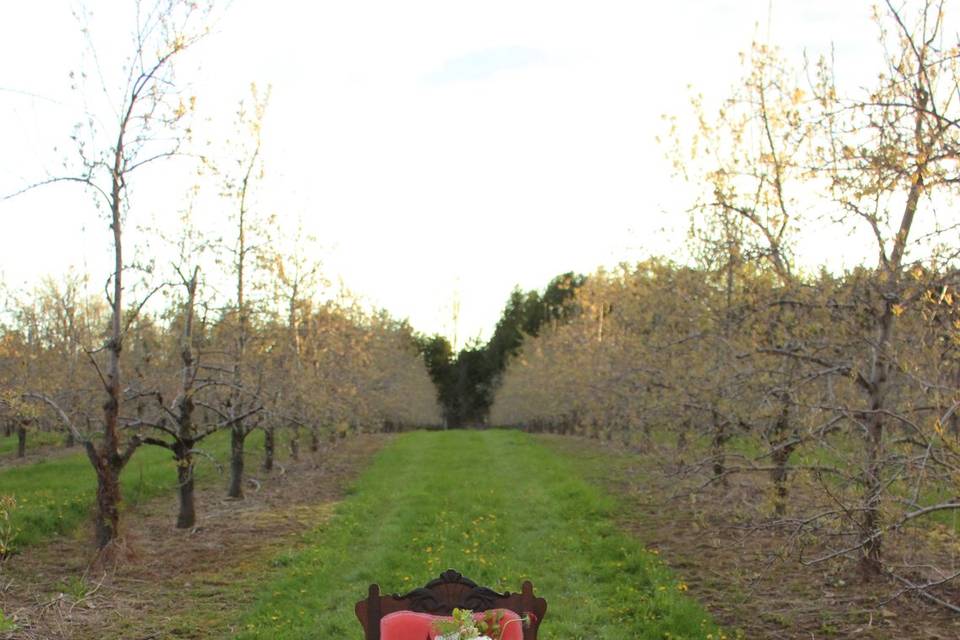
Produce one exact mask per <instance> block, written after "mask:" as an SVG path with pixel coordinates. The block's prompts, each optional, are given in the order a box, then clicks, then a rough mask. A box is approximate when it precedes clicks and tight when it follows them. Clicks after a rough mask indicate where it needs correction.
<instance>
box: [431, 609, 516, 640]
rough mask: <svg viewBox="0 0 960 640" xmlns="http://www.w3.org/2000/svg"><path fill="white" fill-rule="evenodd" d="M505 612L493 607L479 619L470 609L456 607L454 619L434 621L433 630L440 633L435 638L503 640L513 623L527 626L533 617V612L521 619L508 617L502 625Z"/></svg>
mask: <svg viewBox="0 0 960 640" xmlns="http://www.w3.org/2000/svg"><path fill="white" fill-rule="evenodd" d="M503 614H504V610H503V609H493V610H490V611H486V612H484V614H483V617H482V618H479V619H477V618H475V617H474V615H473V611H470V610H469V609H454V610H453V619H452V620H437V621H436V622H434V623H433V630H434V631H436V632H437V633H439V634H440V635H438V636H437V637H436V638H435V639H434V640H502V639H503V634H504V632H505V631H506V629H507V627H508V626H509V625H510V624H511V623H514V622H519V623H521V624H523V626H524V627H526V626H527V625H529V624H530V621H531V619H532V618H533V614H532V613H527V614H525V615H524V616H523V617H521V618H519V619H516V618H511V619H508V620H507V621H506V622H504V623H503V625H502V626H501V624H500V621H501V620H502V619H503Z"/></svg>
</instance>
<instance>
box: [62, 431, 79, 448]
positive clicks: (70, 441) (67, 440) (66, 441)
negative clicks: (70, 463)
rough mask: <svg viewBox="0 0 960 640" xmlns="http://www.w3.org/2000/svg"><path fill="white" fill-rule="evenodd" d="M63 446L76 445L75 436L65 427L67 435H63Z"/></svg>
mask: <svg viewBox="0 0 960 640" xmlns="http://www.w3.org/2000/svg"><path fill="white" fill-rule="evenodd" d="M63 446H64V447H66V448H67V449H69V448H71V447H75V446H77V438H76V437H75V436H74V435H73V431H70V430H69V429H67V435H65V436H64V437H63Z"/></svg>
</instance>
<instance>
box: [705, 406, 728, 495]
mask: <svg viewBox="0 0 960 640" xmlns="http://www.w3.org/2000/svg"><path fill="white" fill-rule="evenodd" d="M728 439H729V436H728V435H727V422H726V421H725V420H720V415H719V414H718V413H717V412H716V411H714V412H713V442H711V445H710V446H711V449H712V451H713V477H714V478H716V479H718V480H720V484H722V485H723V486H727V485H728V484H729V483H728V482H727V475H726V474H727V454H726V444H727V440H728Z"/></svg>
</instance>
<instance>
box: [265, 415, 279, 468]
mask: <svg viewBox="0 0 960 640" xmlns="http://www.w3.org/2000/svg"><path fill="white" fill-rule="evenodd" d="M276 446H277V443H276V432H275V431H274V427H273V425H270V426H266V427H264V428H263V470H264V471H273V454H274V451H275V450H276Z"/></svg>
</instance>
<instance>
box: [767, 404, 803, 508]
mask: <svg viewBox="0 0 960 640" xmlns="http://www.w3.org/2000/svg"><path fill="white" fill-rule="evenodd" d="M781 402H782V404H781V406H780V415H779V416H778V417H777V422H776V424H775V425H774V428H773V434H772V437H771V438H770V442H771V444H773V445H774V450H773V454H772V456H771V458H772V460H773V467H774V468H773V471H771V476H772V479H773V487H774V498H773V509H774V513H775V514H776V515H777V517H778V518H782V517H783V516H785V515H786V514H787V493H788V490H787V477H788V476H789V470H788V463H789V462H790V455H791V454H792V453H793V450H794V449H795V448H796V446H797V445H796V444H794V442H790V443H789V444H788V440H787V438H788V437H789V438H793V439H794V440H795V438H794V436H796V435H797V434H796V431H794V432H793V433H790V432H789V430H790V403H789V401H788V399H787V398H781Z"/></svg>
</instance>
